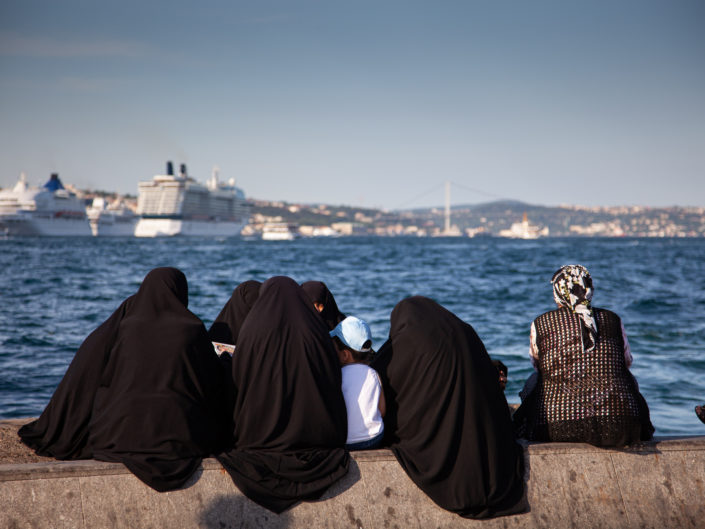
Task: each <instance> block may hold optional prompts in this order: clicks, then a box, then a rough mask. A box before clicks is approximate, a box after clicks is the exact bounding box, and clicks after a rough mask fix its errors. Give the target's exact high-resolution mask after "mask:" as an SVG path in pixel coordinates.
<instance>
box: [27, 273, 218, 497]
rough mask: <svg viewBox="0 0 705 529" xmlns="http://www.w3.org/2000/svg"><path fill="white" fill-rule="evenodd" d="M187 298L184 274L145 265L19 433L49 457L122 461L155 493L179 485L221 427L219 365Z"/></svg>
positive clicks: (214, 443) (212, 448)
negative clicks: (143, 273)
mask: <svg viewBox="0 0 705 529" xmlns="http://www.w3.org/2000/svg"><path fill="white" fill-rule="evenodd" d="M187 304H188V286H187V283H186V277H185V276H184V274H183V273H181V272H180V271H179V270H177V269H175V268H157V269H155V270H152V271H151V272H149V274H147V276H146V277H145V278H144V281H143V282H142V285H141V286H140V288H139V290H138V291H137V293H136V294H134V295H133V296H130V297H129V298H128V299H127V300H125V301H124V302H123V303H122V305H120V307H119V308H118V309H117V310H116V311H115V312H114V313H113V315H112V316H110V318H108V319H107V320H106V321H105V322H104V323H103V324H102V325H100V326H99V327H98V328H97V329H96V330H95V331H93V332H92V333H91V334H90V335H89V336H88V338H86V340H85V341H84V342H83V344H82V345H81V347H80V348H79V349H78V352H77V353H76V355H75V356H74V359H73V361H72V362H71V365H70V366H69V368H68V370H67V371H66V374H65V375H64V378H63V379H62V380H61V382H60V383H59V386H58V387H57V389H56V391H55V392H54V395H53V396H52V398H51V400H50V401H49V404H48V405H47V407H46V409H45V410H44V412H43V413H42V414H41V416H40V417H39V419H37V420H36V421H33V422H31V423H29V424H27V425H26V426H23V427H22V428H21V429H20V431H19V435H20V437H21V438H22V441H23V442H24V443H25V444H27V445H28V446H30V447H31V448H33V449H34V450H36V452H37V453H38V454H40V455H44V456H51V457H55V458H57V459H90V458H94V459H98V460H101V461H114V462H120V463H123V464H124V465H125V466H126V467H127V468H128V469H129V470H130V471H131V472H132V473H133V474H135V476H137V477H138V478H139V479H141V480H142V481H143V482H144V483H146V484H147V485H149V486H150V487H152V488H154V489H156V490H158V491H166V490H172V489H176V488H179V487H181V486H182V485H183V484H184V483H185V482H186V481H187V480H188V478H189V477H190V476H191V474H192V473H193V472H194V471H195V470H196V468H198V466H199V465H200V462H201V459H202V458H203V457H204V456H208V455H209V454H212V453H215V452H218V451H219V450H221V449H222V446H223V441H224V439H226V438H227V433H228V432H225V431H223V428H224V425H227V416H226V414H227V407H226V406H225V405H224V402H225V399H226V397H227V395H226V385H225V378H224V377H223V372H222V368H221V367H220V365H219V362H218V358H217V355H216V354H215V352H214V351H213V347H212V345H211V342H210V340H209V339H208V333H207V332H206V329H205V327H204V326H203V323H202V322H201V320H200V319H198V317H196V316H195V315H194V314H193V313H191V312H190V311H189V310H188V309H187V308H186V307H187Z"/></svg>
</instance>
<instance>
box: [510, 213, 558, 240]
mask: <svg viewBox="0 0 705 529" xmlns="http://www.w3.org/2000/svg"><path fill="white" fill-rule="evenodd" d="M499 236H500V237H509V238H512V239H538V238H539V237H547V236H548V226H544V227H543V228H541V227H539V226H536V225H534V224H529V218H528V216H527V215H526V212H524V217H523V219H522V221H521V222H515V223H514V224H512V226H511V228H509V229H508V230H501V231H500V232H499Z"/></svg>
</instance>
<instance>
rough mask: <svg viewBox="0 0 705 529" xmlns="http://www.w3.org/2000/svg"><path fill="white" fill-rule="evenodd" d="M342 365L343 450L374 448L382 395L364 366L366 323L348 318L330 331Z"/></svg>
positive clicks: (379, 436)
mask: <svg viewBox="0 0 705 529" xmlns="http://www.w3.org/2000/svg"><path fill="white" fill-rule="evenodd" d="M330 335H331V336H332V337H333V340H334V343H335V346H336V349H337V351H338V359H339V360H340V363H341V365H342V379H343V382H342V390H343V397H344V399H345V408H346V411H347V416H348V437H347V440H346V443H345V448H346V449H348V450H366V449H371V448H376V447H377V446H379V445H380V444H381V443H382V440H383V438H384V420H383V417H384V411H385V409H384V408H385V405H384V392H383V391H382V382H381V381H380V379H379V375H378V374H377V372H376V371H375V370H374V369H372V368H371V367H370V366H368V365H367V359H368V358H369V357H370V356H371V355H372V354H373V350H372V336H371V333H370V328H369V326H368V325H367V323H366V322H364V321H363V320H361V319H359V318H356V317H354V316H348V317H347V318H345V319H344V320H343V321H341V322H340V323H339V324H338V325H337V326H336V327H335V328H334V329H333V330H332V331H331V332H330Z"/></svg>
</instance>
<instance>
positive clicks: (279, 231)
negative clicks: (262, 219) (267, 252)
mask: <svg viewBox="0 0 705 529" xmlns="http://www.w3.org/2000/svg"><path fill="white" fill-rule="evenodd" d="M299 236H300V235H299V230H298V227H297V226H296V225H295V224H289V223H287V222H269V223H267V224H265V225H264V226H263V227H262V240H263V241H293V240H294V239H298V238H299Z"/></svg>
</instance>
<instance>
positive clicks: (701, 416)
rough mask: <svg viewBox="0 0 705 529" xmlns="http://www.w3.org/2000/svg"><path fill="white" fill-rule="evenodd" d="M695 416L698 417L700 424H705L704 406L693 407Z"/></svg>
mask: <svg viewBox="0 0 705 529" xmlns="http://www.w3.org/2000/svg"><path fill="white" fill-rule="evenodd" d="M695 415H697V416H698V419H700V420H701V421H702V422H705V404H703V405H702V406H695Z"/></svg>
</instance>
